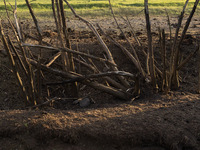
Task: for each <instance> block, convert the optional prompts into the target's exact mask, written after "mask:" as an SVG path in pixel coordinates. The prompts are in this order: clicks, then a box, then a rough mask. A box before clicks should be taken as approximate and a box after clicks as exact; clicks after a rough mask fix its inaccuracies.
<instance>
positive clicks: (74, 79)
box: [0, 0, 199, 105]
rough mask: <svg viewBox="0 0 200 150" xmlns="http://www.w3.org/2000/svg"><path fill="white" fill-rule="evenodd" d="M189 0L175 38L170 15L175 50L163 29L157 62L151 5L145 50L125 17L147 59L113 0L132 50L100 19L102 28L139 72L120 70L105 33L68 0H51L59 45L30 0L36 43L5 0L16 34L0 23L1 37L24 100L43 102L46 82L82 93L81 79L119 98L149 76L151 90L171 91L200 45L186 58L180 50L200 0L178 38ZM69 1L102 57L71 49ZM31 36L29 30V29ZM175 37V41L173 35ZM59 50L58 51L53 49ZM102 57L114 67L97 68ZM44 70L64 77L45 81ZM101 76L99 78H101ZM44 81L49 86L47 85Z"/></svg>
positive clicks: (73, 93) (135, 90)
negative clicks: (48, 36)
mask: <svg viewBox="0 0 200 150" xmlns="http://www.w3.org/2000/svg"><path fill="white" fill-rule="evenodd" d="M188 1H189V0H187V1H186V2H185V5H184V7H183V10H182V12H181V15H180V16H179V19H178V25H177V28H176V34H175V36H174V38H173V39H172V35H171V28H170V19H169V16H168V23H169V29H170V40H171V47H170V49H171V51H170V56H169V57H167V55H166V53H167V52H166V41H167V39H166V37H165V35H166V34H165V30H164V29H160V30H159V39H160V52H161V59H162V65H161V66H162V67H160V66H159V67H158V63H157V61H156V60H155V59H154V49H153V42H152V34H151V24H150V17H149V9H148V0H145V1H144V10H145V11H144V12H145V19H146V29H147V38H148V49H147V50H145V47H144V46H143V44H142V43H141V41H140V40H139V39H138V37H137V36H136V34H135V32H134V30H133V27H132V26H131V24H130V22H129V20H128V18H127V20H126V21H127V23H128V25H129V27H130V29H131V32H132V34H133V37H134V39H135V41H136V42H137V45H138V47H139V51H141V52H142V53H143V56H144V57H145V58H146V62H141V59H140V58H139V55H138V54H137V52H138V50H136V49H135V46H133V44H132V43H131V42H130V41H129V39H128V38H127V37H126V35H125V34H124V32H123V30H122V29H121V28H120V26H119V24H118V22H117V19H116V17H115V14H114V11H113V10H112V5H111V2H110V0H109V4H110V9H111V13H112V15H113V18H114V20H115V22H116V24H117V26H118V28H119V30H120V31H121V33H122V35H123V36H124V38H125V39H126V42H127V44H129V45H130V47H131V49H132V51H131V52H130V51H129V50H127V49H126V48H125V47H124V46H122V45H121V44H120V43H118V42H117V41H116V40H115V39H113V38H112V37H110V36H109V35H106V33H104V31H103V30H102V29H101V27H100V26H99V25H98V28H99V30H100V32H101V34H102V35H104V36H105V37H106V38H107V39H108V40H109V41H110V42H112V43H114V44H115V45H116V46H118V47H119V48H120V49H121V50H122V52H123V53H124V54H125V55H126V56H127V58H128V59H129V60H130V61H131V62H132V63H133V66H134V67H136V68H137V70H138V71H137V72H136V73H134V74H132V73H129V72H125V71H120V68H119V67H118V65H117V64H116V62H115V60H114V58H113V56H112V53H111V51H110V50H109V48H108V46H107V45H106V43H105V42H104V40H103V39H102V36H101V35H100V33H99V32H98V31H97V29H96V28H95V27H94V26H93V24H91V23H90V22H89V21H87V20H86V19H84V18H82V17H81V16H79V15H78V14H76V12H75V10H74V9H73V8H72V7H71V5H70V4H69V2H68V1H67V0H52V11H53V15H54V20H55V25H56V31H57V46H56V47H55V45H50V44H49V43H47V42H45V41H44V40H43V32H42V30H41V29H40V27H39V24H38V21H37V18H36V16H35V15H34V12H33V10H32V8H31V5H30V3H29V1H28V0H26V4H27V6H28V8H29V10H30V14H31V16H32V19H33V21H34V24H35V26H36V29H37V35H38V37H37V38H34V37H31V36H30V35H29V36H28V37H29V38H34V39H35V40H37V41H38V44H37V45H33V44H30V43H27V41H26V38H24V35H25V34H24V32H23V30H22V28H21V27H20V24H19V22H18V18H17V4H16V3H15V8H13V15H14V24H13V22H12V21H11V19H10V16H9V15H10V14H9V12H8V9H7V5H6V2H5V0H4V3H5V8H6V11H7V19H8V21H9V24H10V26H11V27H12V28H11V30H12V31H13V33H14V35H15V38H14V41H16V42H13V40H11V38H10V37H9V35H8V34H7V35H5V33H4V29H3V27H2V25H1V24H0V30H1V38H2V42H3V45H4V48H5V50H6V51H7V53H8V56H9V60H10V62H11V64H12V70H13V73H14V74H15V76H16V79H17V81H18V84H19V86H20V89H21V93H22V95H23V96H24V101H25V103H26V104H27V105H39V104H42V103H46V102H44V99H45V98H44V97H48V96H49V94H48V95H47V96H45V95H44V94H43V91H44V90H45V88H46V86H47V85H48V86H52V85H58V84H64V85H70V89H69V88H68V87H67V86H65V87H66V89H65V90H68V92H70V93H71V96H72V97H73V98H78V92H79V86H78V85H79V84H80V83H81V84H83V85H87V86H90V87H92V88H94V89H97V90H100V91H103V92H106V93H109V94H111V95H113V96H116V97H119V98H121V99H125V100H130V99H132V98H134V97H135V96H137V95H139V94H140V88H141V87H140V81H141V80H142V81H145V82H146V83H145V84H150V85H151V87H152V91H154V92H157V91H158V90H159V91H163V92H165V93H168V92H169V91H170V90H171V89H174V88H178V87H179V70H180V69H181V68H182V67H183V66H184V65H185V64H186V63H187V62H188V61H189V60H190V59H191V58H192V56H193V55H194V54H195V53H196V52H197V51H198V50H199V47H198V46H197V48H196V49H195V51H194V52H191V54H190V55H188V56H187V57H186V58H185V60H181V59H180V51H181V44H182V42H183V39H184V37H185V35H186V32H187V29H188V27H189V25H190V22H191V19H192V17H193V16H194V13H195V10H196V8H197V5H198V3H199V0H196V1H195V3H194V6H193V9H192V11H191V13H190V15H189V17H188V19H187V22H186V24H185V26H184V29H183V31H182V34H181V36H180V39H179V32H180V27H181V25H182V20H183V17H184V13H185V9H186V6H187V4H188ZM64 2H65V3H66V4H67V5H68V7H69V8H70V9H71V11H72V13H73V14H74V16H75V17H76V18H78V19H79V20H80V21H81V22H83V23H85V25H86V26H88V27H89V29H90V30H91V31H92V32H93V33H94V35H95V36H96V38H97V39H98V41H99V44H100V45H101V47H102V51H103V52H104V53H105V54H106V56H104V57H98V56H95V55H91V54H88V53H85V52H80V51H77V50H73V49H72V48H71V43H70V37H69V33H68V32H67V24H66V16H65V15H66V14H65V12H64V4H63V3H64ZM26 37H27V35H26ZM172 40H173V41H172ZM32 48H34V49H35V50H37V53H34V52H33V51H32V50H31V49H32ZM44 51H45V52H48V53H50V54H52V53H53V56H52V57H51V58H50V59H49V60H47V59H45V57H43V53H44ZM55 52H56V53H55ZM94 61H95V62H98V63H101V64H102V65H104V66H106V67H107V68H109V70H110V71H108V72H103V71H102V69H101V68H98V66H97V65H95V62H94ZM79 66H84V67H86V68H87V70H88V72H90V74H88V75H85V74H83V73H82V72H81V71H77V70H76V68H78V67H79ZM44 72H49V73H51V74H52V75H54V76H55V79H56V77H57V76H60V77H62V82H59V81H55V82H54V83H49V84H46V85H45V86H43V85H42V80H43V77H44V76H43V74H44ZM97 79H101V80H97ZM130 80H131V81H133V80H134V85H131V84H130ZM44 87H45V88H44Z"/></svg>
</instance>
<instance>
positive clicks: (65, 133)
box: [0, 16, 200, 150]
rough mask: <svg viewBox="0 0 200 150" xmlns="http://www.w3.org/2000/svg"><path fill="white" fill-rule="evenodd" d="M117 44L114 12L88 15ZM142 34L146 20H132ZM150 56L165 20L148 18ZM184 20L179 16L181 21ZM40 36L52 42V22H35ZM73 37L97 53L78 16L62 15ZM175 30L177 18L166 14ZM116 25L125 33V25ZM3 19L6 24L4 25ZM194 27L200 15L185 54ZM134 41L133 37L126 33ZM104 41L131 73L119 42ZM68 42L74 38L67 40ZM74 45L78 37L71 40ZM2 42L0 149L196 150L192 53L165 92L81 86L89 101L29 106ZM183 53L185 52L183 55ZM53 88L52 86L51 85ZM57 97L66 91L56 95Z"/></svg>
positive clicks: (199, 113)
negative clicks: (126, 93)
mask: <svg viewBox="0 0 200 150" xmlns="http://www.w3.org/2000/svg"><path fill="white" fill-rule="evenodd" d="M91 21H92V22H93V23H94V24H95V23H97V22H99V24H100V26H102V28H103V29H104V30H105V31H106V32H107V33H109V34H110V35H111V36H113V37H116V39H117V40H118V41H119V42H120V43H121V44H123V45H126V42H125V40H124V39H123V38H121V37H120V33H119V31H118V30H117V28H116V25H115V24H114V21H112V19H103V18H100V19H98V20H97V19H91ZM130 21H131V23H133V24H134V28H135V31H136V34H137V35H138V36H139V38H140V40H141V41H143V42H146V35H145V33H146V31H145V23H144V19H143V18H141V17H138V18H134V19H131V20H130ZM151 21H152V27H153V35H154V36H153V39H154V43H156V44H155V45H154V48H155V56H158V55H159V54H158V52H156V49H157V44H158V38H157V35H158V34H157V27H158V26H162V27H164V28H165V29H166V32H167V35H168V36H169V34H168V31H169V30H168V26H167V21H166V19H163V18H161V17H153V18H152V20H151ZM184 22H185V20H184ZM40 23H41V26H42V30H43V31H44V32H45V40H46V41H47V42H51V41H50V40H49V39H50V38H51V39H53V37H54V33H55V32H54V30H55V26H53V21H48V22H46V21H42V22H40ZM67 23H68V25H69V27H70V29H68V30H69V31H70V32H71V37H72V39H76V40H77V39H78V42H79V45H78V46H79V49H80V51H84V50H87V49H90V53H95V54H96V55H98V54H100V53H101V47H99V45H98V42H97V41H96V39H95V37H94V35H92V33H91V32H89V31H88V28H85V26H84V25H83V24H82V23H80V22H78V20H70V21H68V22H67ZM171 23H172V29H173V33H174V32H175V27H176V23H177V18H172V19H171ZM22 25H23V28H24V30H25V31H27V32H28V33H29V34H31V35H33V36H34V35H35V28H34V26H33V25H32V23H30V20H22ZM120 25H121V26H122V27H123V28H124V29H125V31H126V34H127V35H129V30H128V27H127V25H124V24H123V19H121V20H120ZM6 26H7V25H6V23H5V24H4V27H5V28H6ZM199 34H200V18H199V17H198V16H195V18H194V19H193V21H192V24H191V26H190V28H189V32H188V35H187V37H186V39H185V41H184V46H183V47H184V48H183V49H184V54H186V55H187V54H189V52H191V50H193V49H194V47H195V43H196V41H197V40H196V39H197V38H196V36H199ZM129 38H130V40H132V42H133V43H134V40H133V37H132V36H131V35H130V36H129ZM105 41H106V43H107V44H108V46H109V48H110V50H111V52H112V53H113V56H114V59H115V60H116V62H117V64H118V66H119V68H120V69H121V70H125V71H129V72H134V71H135V69H134V68H133V65H132V64H131V63H130V62H129V61H128V60H127V59H126V58H125V56H124V55H123V54H122V53H121V51H120V49H119V48H117V47H116V46H114V45H113V44H110V43H109V42H108V41H107V40H105ZM72 43H73V40H72ZM72 47H73V48H76V43H74V44H73V45H72ZM3 49H4V48H3V46H2V43H1V42H0V150H16V149H17V150H35V149H38V150H66V149H67V150H94V149H97V150H102V149H105V150H129V149H130V150H167V149H174V150H198V149H200V95H199V94H197V82H198V72H197V67H198V64H197V60H198V57H197V56H195V57H194V58H193V59H192V60H191V61H190V62H189V63H188V64H187V65H186V66H185V67H184V68H183V69H182V70H181V76H182V80H181V87H180V89H179V90H177V91H171V92H170V93H169V94H168V95H163V94H162V93H161V92H159V93H158V94H154V95H152V94H151V93H148V92H147V90H148V87H146V88H147V89H146V90H145V89H143V90H142V92H143V93H142V94H141V96H140V97H139V98H137V99H135V100H134V101H132V102H130V101H121V100H119V99H117V98H114V97H113V96H110V95H108V94H105V93H101V92H99V91H96V90H94V89H91V88H86V89H85V90H83V91H82V92H81V95H80V96H82V97H83V96H85V95H87V94H93V96H91V97H92V98H93V100H94V101H95V103H94V104H91V105H90V106H88V107H87V108H81V107H80V106H78V105H74V104H73V100H68V101H63V102H59V103H55V105H54V107H44V108H41V109H35V110H31V109H29V108H26V107H25V105H24V103H23V101H22V100H21V98H20V92H19V90H18V86H17V83H16V82H15V78H14V77H13V75H12V70H10V69H9V68H10V65H9V62H8V58H7V56H6V54H5V52H4V50H3ZM183 57H185V56H183ZM52 89H53V90H54V93H57V90H56V88H55V89H54V87H53V88H52ZM60 96H65V95H62V93H61V94H60Z"/></svg>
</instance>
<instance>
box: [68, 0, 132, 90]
mask: <svg viewBox="0 0 200 150" xmlns="http://www.w3.org/2000/svg"><path fill="white" fill-rule="evenodd" d="M64 1H65V2H66V4H67V5H68V7H69V8H70V9H71V12H72V13H73V14H74V16H75V17H76V18H78V19H79V20H81V21H82V22H84V23H85V24H86V25H87V26H88V27H89V28H90V29H91V30H92V32H93V33H94V34H95V36H96V37H97V39H98V41H99V43H100V44H101V45H102V47H103V49H104V51H105V53H106V54H107V57H108V60H109V61H110V62H112V63H113V64H115V61H114V59H113V56H112V54H111V52H110V50H109V49H108V47H107V45H106V44H105V42H104V41H103V39H102V38H101V36H100V35H99V33H98V31H97V30H96V29H95V27H94V26H93V25H92V24H91V23H90V22H89V21H87V20H85V19H83V18H82V17H80V16H79V15H77V14H76V12H75V10H74V9H73V8H72V6H71V5H70V4H69V3H68V2H67V0H64ZM112 69H113V70H114V71H118V68H117V67H116V66H112ZM118 78H119V80H120V81H121V83H122V84H123V85H124V86H126V87H130V85H129V83H128V82H127V81H126V80H125V79H123V78H122V77H118Z"/></svg>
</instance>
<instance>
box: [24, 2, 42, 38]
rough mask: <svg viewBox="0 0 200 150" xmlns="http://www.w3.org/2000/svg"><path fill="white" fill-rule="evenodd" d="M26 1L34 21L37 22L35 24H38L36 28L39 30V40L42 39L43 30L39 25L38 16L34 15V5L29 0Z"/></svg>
mask: <svg viewBox="0 0 200 150" xmlns="http://www.w3.org/2000/svg"><path fill="white" fill-rule="evenodd" d="M25 1H26V5H27V6H28V9H29V11H30V14H31V16H32V18H33V21H34V23H35V26H36V29H37V32H38V35H39V41H42V31H41V29H40V27H39V24H38V21H37V18H36V17H35V15H34V12H33V9H32V7H31V5H30V3H29V1H28V0H25Z"/></svg>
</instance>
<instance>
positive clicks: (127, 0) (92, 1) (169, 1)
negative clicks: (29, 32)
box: [0, 0, 199, 18]
mask: <svg viewBox="0 0 200 150" xmlns="http://www.w3.org/2000/svg"><path fill="white" fill-rule="evenodd" d="M7 2H10V3H11V4H12V5H14V2H15V0H7ZM69 2H70V4H71V5H72V6H73V8H74V9H75V10H76V11H77V13H79V14H80V15H82V16H86V17H96V16H102V17H105V16H110V11H109V4H108V1H107V0H69ZM184 2H185V0H149V8H150V13H151V15H158V16H159V15H164V14H165V11H164V8H166V9H167V10H168V11H169V13H170V14H171V15H177V14H180V11H181V10H182V7H183V5H184ZM17 4H18V5H17V6H18V15H20V17H22V18H29V17H30V15H26V14H27V13H28V8H27V6H26V4H25V1H24V0H18V1H17ZM193 4H194V0H191V1H190V2H189V4H188V8H189V9H187V12H186V13H189V11H190V10H191V8H192V6H193ZM31 5H32V7H33V9H34V12H35V13H36V15H38V16H40V17H45V15H44V14H46V15H48V16H46V18H48V17H49V15H52V12H51V11H52V10H51V0H32V1H31ZM112 5H113V9H114V11H115V12H116V14H120V15H136V14H137V13H138V12H140V11H141V10H142V9H143V5H144V0H134V1H133V0H112ZM8 7H9V9H10V10H11V7H10V6H8ZM65 10H66V12H67V14H68V16H69V17H70V16H71V15H72V14H71V13H70V10H69V9H68V8H67V6H66V5H65ZM197 11H198V12H199V9H198V10H197ZM4 12H5V8H4V3H3V1H0V13H1V15H2V16H5V13H4ZM24 13H25V14H24Z"/></svg>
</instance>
